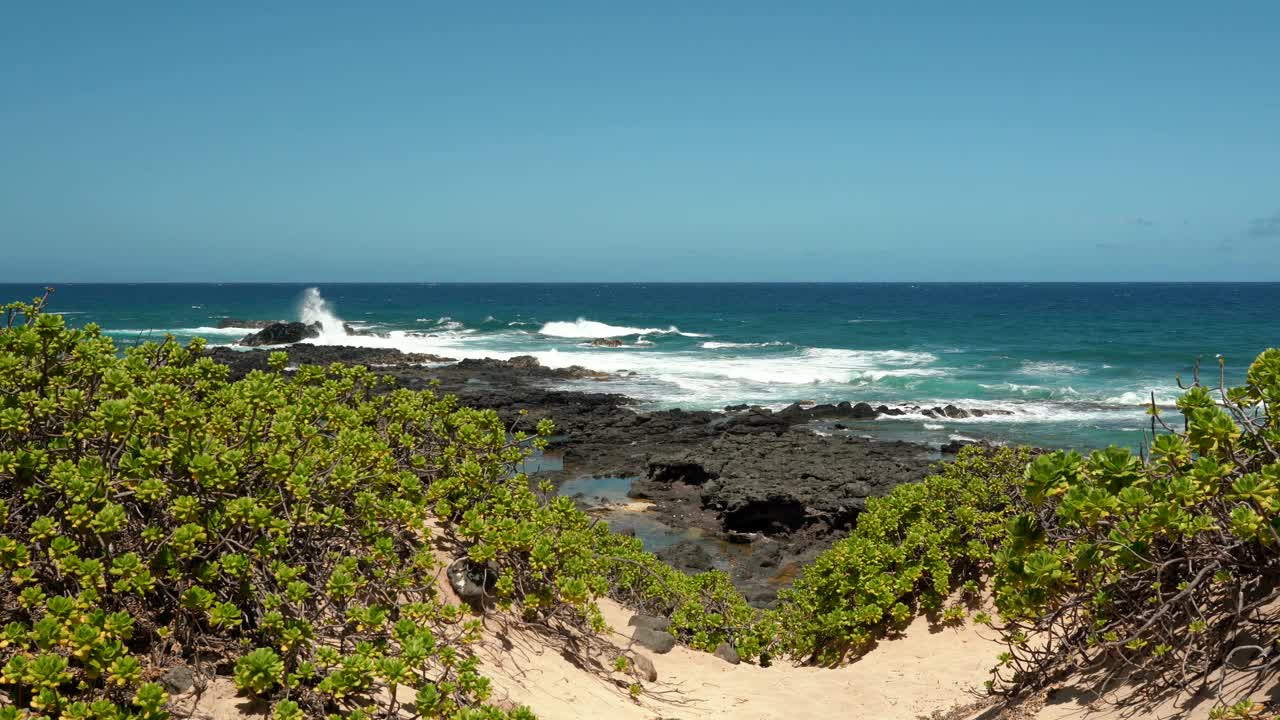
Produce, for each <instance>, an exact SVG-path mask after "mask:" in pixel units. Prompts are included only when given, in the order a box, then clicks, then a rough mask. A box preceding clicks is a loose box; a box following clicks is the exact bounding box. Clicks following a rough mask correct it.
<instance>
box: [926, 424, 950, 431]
mask: <svg viewBox="0 0 1280 720" xmlns="http://www.w3.org/2000/svg"><path fill="white" fill-rule="evenodd" d="M945 427H946V425H939V424H937V423H925V424H924V429H925V430H942V429H943V428H945Z"/></svg>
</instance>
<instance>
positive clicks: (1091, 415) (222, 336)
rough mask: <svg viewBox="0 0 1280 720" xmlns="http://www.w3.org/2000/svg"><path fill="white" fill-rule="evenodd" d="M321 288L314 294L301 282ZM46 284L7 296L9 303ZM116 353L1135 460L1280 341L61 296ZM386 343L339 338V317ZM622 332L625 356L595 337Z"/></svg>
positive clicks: (803, 304) (1035, 295) (974, 324)
mask: <svg viewBox="0 0 1280 720" xmlns="http://www.w3.org/2000/svg"><path fill="white" fill-rule="evenodd" d="M312 288H314V289H312ZM40 289H41V286H36V285H2V284H0V298H4V299H5V301H8V300H15V299H28V298H30V297H32V296H33V295H34V294H37V293H38V292H39V291H40ZM50 308H51V309H52V310H53V311H57V312H61V313H64V314H65V316H66V318H67V320H68V322H70V323H72V324H76V325H83V324H86V323H90V322H93V323H97V324H98V325H100V326H101V327H102V328H104V329H105V331H106V332H107V333H108V334H110V335H111V336H112V337H114V338H116V340H117V341H118V342H119V343H120V344H121V345H122V346H123V345H128V344H130V343H135V342H139V341H142V340H146V339H159V338H161V337H163V336H164V334H165V333H171V334H173V335H175V336H177V337H179V338H182V339H186V338H190V337H193V336H197V335H199V336H203V337H205V338H207V339H208V340H209V342H210V343H212V344H232V343H234V342H235V341H236V340H237V339H239V337H241V336H242V335H244V334H246V333H247V332H249V331H247V330H236V329H218V328H217V327H216V326H217V324H218V321H219V320H220V319H221V318H227V317H230V318H238V319H247V320H262V319H302V320H306V321H312V320H321V321H322V322H324V324H325V328H326V332H325V334H324V335H323V336H322V337H321V338H319V339H317V340H315V341H314V342H316V343H324V344H348V345H365V346H377V347H395V348H399V349H401V350H405V351H414V352H429V353H435V354H439V355H445V356H448V357H453V358H459V359H461V358H480V357H496V358H507V357H512V356H515V355H533V356H535V357H537V358H538V359H539V360H540V361H541V362H542V363H543V364H545V365H549V366H566V365H584V366H586V367H588V368H592V369H595V370H603V371H610V372H625V373H627V374H626V375H625V376H623V377H621V378H619V379H617V380H614V381H611V382H609V383H608V385H607V388H606V387H605V386H602V385H601V384H599V383H595V382H591V381H578V382H576V383H570V384H568V385H569V386H570V387H575V388H579V389H595V390H602V389H607V390H609V391H613V392H621V393H624V394H626V395H629V396H632V397H634V398H636V399H637V400H639V401H640V403H641V405H642V406H643V407H651V408H663V407H683V408H690V409H693V408H701V409H713V408H721V407H724V406H726V405H733V404H739V403H752V404H762V405H767V406H772V407H782V406H785V405H787V404H790V403H792V402H796V401H813V402H820V403H821V402H840V401H846V400H847V401H851V402H860V401H866V402H869V403H872V404H873V405H875V404H880V403H887V404H890V405H894V404H898V405H901V404H919V405H923V406H934V405H945V404H947V403H951V404H954V405H957V406H959V407H962V408H969V409H973V408H978V409H987V410H992V409H998V410H1007V411H1009V412H1011V413H1012V414H1011V415H997V416H991V415H987V416H984V417H981V418H966V419H954V420H953V419H935V418H928V417H924V416H920V415H907V416H904V417H900V418H893V417H882V418H879V419H877V420H874V421H864V422H861V423H850V424H848V428H847V429H840V430H836V431H838V432H850V433H856V434H859V435H869V436H872V437H881V438H893V439H908V440H915V441H920V442H927V443H930V444H939V443H944V442H947V441H948V440H951V439H965V438H972V439H991V440H997V441H1002V442H1026V443H1034V444H1037V445H1042V446H1046V447H1074V448H1081V449H1088V448H1093V447H1101V446H1105V445H1108V444H1119V445H1126V446H1131V447H1136V446H1138V445H1139V444H1140V443H1141V441H1142V431H1143V430H1144V429H1145V428H1147V427H1149V421H1148V419H1147V417H1146V414H1145V412H1144V406H1143V404H1144V403H1145V402H1148V401H1149V400H1150V397H1151V393H1153V392H1154V393H1155V397H1156V400H1157V402H1158V403H1160V404H1161V405H1164V406H1168V405H1170V404H1171V403H1172V402H1173V401H1174V400H1175V399H1176V398H1177V396H1178V389H1177V386H1176V384H1175V380H1174V378H1175V376H1176V375H1179V374H1181V375H1182V377H1183V378H1184V379H1186V380H1189V379H1190V376H1191V373H1192V368H1193V367H1194V365H1195V363H1196V361H1197V359H1198V358H1199V359H1201V360H1202V362H1203V364H1204V366H1205V368H1206V374H1207V375H1208V376H1209V377H1212V378H1213V379H1215V380H1216V378H1217V374H1218V369H1217V360H1216V357H1217V356H1219V355H1221V356H1223V357H1225V358H1226V361H1227V378H1228V381H1229V382H1234V383H1238V382H1240V381H1241V380H1242V379H1243V377H1244V372H1245V370H1246V369H1247V368H1248V365H1249V363H1250V362H1251V361H1252V360H1253V358H1254V357H1255V356H1256V355H1257V354H1258V353H1259V352H1261V351H1262V350H1264V349H1266V348H1267V347H1272V346H1276V345H1277V344H1280V313H1278V312H1277V309H1280V283H1267V284H1216V283H1205V284H1148V283H1142V284H1069V283H1061V284H1059V283H1049V284H965V283H957V284H901V283H894V284H661V283H649V284H541V283H539V284H449V283H439V284H436V283H427V284H337V283H334V284H328V283H325V284H318V285H316V284H62V285H58V286H56V292H55V294H54V295H53V299H52V301H51V304H50ZM343 321H345V322H347V323H350V324H351V325H353V326H354V327H357V328H361V329H367V330H374V331H377V332H379V333H385V334H386V337H385V338H383V337H366V336H356V337H350V336H346V335H345V334H343V333H342V331H341V329H340V328H341V322H343ZM604 338H610V339H616V340H619V341H621V342H622V345H621V346H620V347H597V346H593V345H591V341H592V340H597V339H604Z"/></svg>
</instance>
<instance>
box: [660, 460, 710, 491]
mask: <svg viewBox="0 0 1280 720" xmlns="http://www.w3.org/2000/svg"><path fill="white" fill-rule="evenodd" d="M715 477H716V475H715V473H713V472H710V471H708V470H707V469H706V468H705V467H703V466H702V465H701V464H700V463H697V462H693V461H690V460H688V459H682V458H666V459H661V458H659V459H655V460H651V461H650V462H649V479H650V480H652V481H653V482H659V483H673V482H677V481H678V482H682V483H684V484H686V485H701V484H703V483H705V482H707V481H708V480H711V479H714V478H715Z"/></svg>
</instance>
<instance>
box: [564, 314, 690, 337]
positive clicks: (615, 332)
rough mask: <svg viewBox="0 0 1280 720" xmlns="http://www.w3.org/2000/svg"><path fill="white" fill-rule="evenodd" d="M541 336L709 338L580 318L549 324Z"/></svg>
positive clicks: (676, 330)
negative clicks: (679, 336)
mask: <svg viewBox="0 0 1280 720" xmlns="http://www.w3.org/2000/svg"><path fill="white" fill-rule="evenodd" d="M538 334H539V335H546V336H547V337H562V338H575V339H578V338H586V339H596V338H614V337H626V336H628V335H683V336H685V337H707V336H706V335H703V334H700V333H687V332H681V331H680V328H678V327H676V326H675V325H672V326H671V327H669V328H667V329H666V330H663V329H662V328H634V327H626V326H619V325H609V324H607V323H602V322H596V321H595V320H588V319H586V318H578V319H577V320H575V321H573V322H567V321H557V322H549V323H547V324H545V325H543V326H542V329H541V330H539V331H538Z"/></svg>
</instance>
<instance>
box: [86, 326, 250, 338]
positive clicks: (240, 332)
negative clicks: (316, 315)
mask: <svg viewBox="0 0 1280 720" xmlns="http://www.w3.org/2000/svg"><path fill="white" fill-rule="evenodd" d="M103 332H105V333H106V334H108V335H168V334H173V335H186V336H193V337H209V336H228V337H244V336H245V335H249V334H251V333H256V332H258V329H257V328H248V327H185V328H113V329H111V330H104V331H103Z"/></svg>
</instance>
